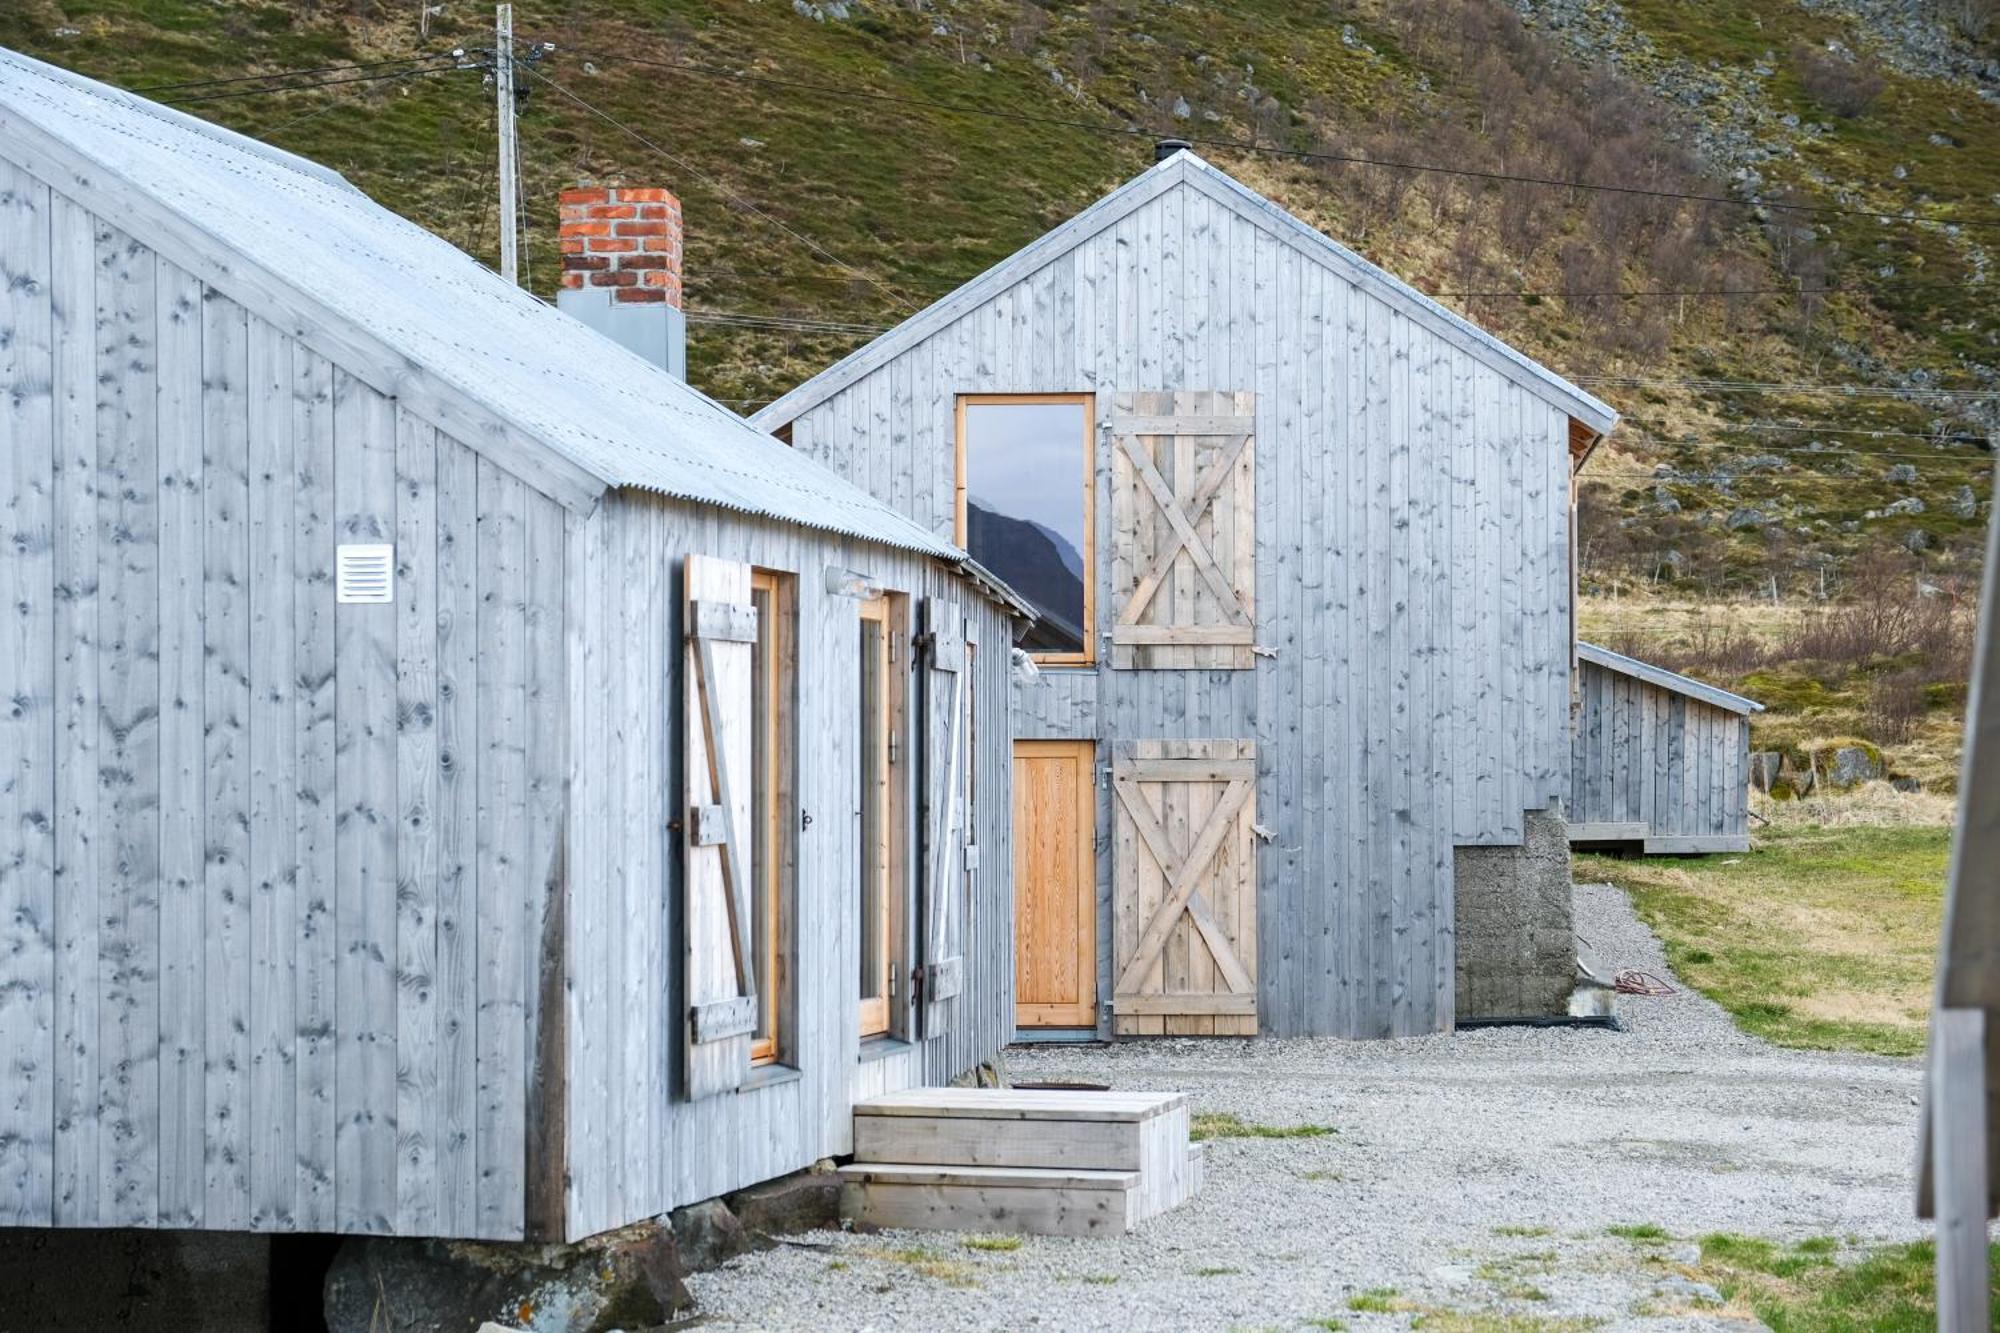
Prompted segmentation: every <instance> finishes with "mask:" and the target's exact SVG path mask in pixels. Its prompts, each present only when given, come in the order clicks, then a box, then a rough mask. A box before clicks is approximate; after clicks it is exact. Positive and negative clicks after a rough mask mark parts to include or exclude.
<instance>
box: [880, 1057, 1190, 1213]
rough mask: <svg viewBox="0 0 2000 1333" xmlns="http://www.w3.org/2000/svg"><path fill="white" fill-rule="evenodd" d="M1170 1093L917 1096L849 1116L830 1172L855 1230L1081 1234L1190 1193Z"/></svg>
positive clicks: (1179, 1114)
mask: <svg viewBox="0 0 2000 1333" xmlns="http://www.w3.org/2000/svg"><path fill="white" fill-rule="evenodd" d="M1201 1165H1202V1163H1201V1152H1200V1147H1199V1145H1196V1144H1191V1143H1189V1141H1188V1110H1187V1098H1186V1097H1185V1096H1184V1095H1183V1094H1180V1093H1171V1092H1169V1093H1153V1092H1066V1091H1046V1090H1034V1089H1011V1088H980V1089H972V1088H917V1089H912V1090H910V1091H907V1092H897V1093H890V1094H888V1095H886V1096H882V1097H876V1098H871V1099H870V1100H868V1101H866V1102H863V1103H861V1104H860V1105H858V1106H856V1107H855V1108H854V1162H853V1164H852V1165H850V1166H846V1167H843V1168H842V1169H841V1177H842V1180H843V1182H844V1188H843V1190H842V1199H843V1211H844V1212H845V1213H846V1214H847V1215H848V1216H849V1217H850V1218H852V1219H853V1220H854V1221H855V1222H856V1223H858V1224H860V1225H863V1226H875V1227H912V1228H919V1229H926V1230H954V1231H1016V1232H1025V1233H1028V1234H1033V1235H1056V1236H1089V1235H1106V1234H1116V1233H1120V1232H1124V1231H1129V1230H1130V1229H1131V1228H1132V1227H1134V1226H1136V1225H1138V1224H1139V1223H1140V1222H1142V1221H1144V1220H1146V1219H1147V1218H1149V1217H1153V1216H1156V1215H1157V1214H1159V1213H1163V1212H1165V1211H1167V1210H1168V1209H1169V1208H1173V1207H1175V1206H1177V1205H1179V1204H1181V1203H1183V1202H1185V1201H1186V1200H1187V1199H1188V1198H1190V1197H1192V1196H1193V1194H1194V1193H1195V1191H1197V1190H1198V1189H1200V1187H1201Z"/></svg>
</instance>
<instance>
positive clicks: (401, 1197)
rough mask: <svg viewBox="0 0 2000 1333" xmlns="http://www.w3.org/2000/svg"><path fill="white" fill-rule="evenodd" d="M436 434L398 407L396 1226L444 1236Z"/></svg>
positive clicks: (405, 1232)
mask: <svg viewBox="0 0 2000 1333" xmlns="http://www.w3.org/2000/svg"><path fill="white" fill-rule="evenodd" d="M437 479H438V435H437V429H436V427H434V426H432V425H430V424H429V423H428V422H425V421H422V420H419V419H418V418H417V417H415V416H413V415H412V414H410V413H408V412H404V411H398V412H397V413H396V509H395V515H396V601H395V607H396V618H395V619H396V623H395V634H396V1230H397V1232H398V1234H401V1235H406V1236H427V1235H435V1234H438V1225H439V1213H438V1198H439V1194H440V1187H439V1175H438V1169H437V1168H438V1144H439V1141H440V1139H441V1138H442V1136H443V1127H442V1120H443V1116H442V1102H441V1101H440V1099H439V1095H438V1094H439V1076H438V1065H439V1059H438V1052H439V1040H438V1039H439V1030H438V1029H439V1015H440V1005H439V1002H438V988H437V978H438V957H437V955H438V880H439V876H438V865H439V854H438V787H439V753H440V751H439V741H438V717H437V714H438V639H439V625H440V621H441V616H440V606H439V600H440V599H439V594H438V509H439V503H440V501H439V497H438V493H437Z"/></svg>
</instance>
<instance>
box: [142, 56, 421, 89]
mask: <svg viewBox="0 0 2000 1333" xmlns="http://www.w3.org/2000/svg"><path fill="white" fill-rule="evenodd" d="M450 55H452V53H451V52H449V51H437V52H433V53H430V54H427V55H414V56H398V57H396V58H395V59H393V60H360V61H354V62H351V63H348V64H345V65H318V66H314V67H313V68H310V69H281V70H273V71H272V72H271V73H269V74H238V75H234V76H232V77H230V78H226V79H188V80H185V81H184V82H181V83H154V84H148V85H146V86H145V87H143V88H131V89H127V91H128V92H134V93H143V94H145V95H146V96H148V97H150V96H152V95H153V94H154V93H170V92H178V91H181V90H183V89H187V88H220V87H224V86H227V85H231V84H239V83H261V82H270V81H271V80H274V79H294V78H307V77H316V76H318V75H321V74H339V73H344V72H346V71H348V70H357V69H384V68H386V67H388V66H390V65H408V64H415V63H419V62H423V61H434V60H442V59H444V58H446V57H447V56H450Z"/></svg>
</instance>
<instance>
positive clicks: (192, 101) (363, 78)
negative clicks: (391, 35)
mask: <svg viewBox="0 0 2000 1333" xmlns="http://www.w3.org/2000/svg"><path fill="white" fill-rule="evenodd" d="M457 68H458V66H457V65H439V64H429V65H425V66H423V67H420V68H417V69H407V70H396V71H392V72H390V73H387V74H357V75H355V76H354V77H353V78H347V79H321V80H320V81H319V82H317V83H295V84H290V85H287V86H285V87H282V88H239V89H237V90H236V91H234V92H221V93H209V94H207V95H206V96H202V97H183V98H180V99H178V100H177V101H176V102H175V105H177V106H184V107H186V106H199V105H201V104H202V103H204V102H226V101H230V100H233V99H236V98H242V97H275V96H277V95H279V94H281V93H304V92H311V91H313V90H314V89H318V88H340V87H345V86H347V85H349V84H355V83H380V82H382V81H383V80H385V79H408V78H413V77H415V76H417V75H419V74H444V73H448V72H450V71H452V70H455V69H457Z"/></svg>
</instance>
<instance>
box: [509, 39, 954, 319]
mask: <svg viewBox="0 0 2000 1333" xmlns="http://www.w3.org/2000/svg"><path fill="white" fill-rule="evenodd" d="M515 64H516V65H518V66H520V68H521V71H522V72H523V73H525V74H527V75H528V76H529V77H530V78H532V79H535V80H537V81H538V82H541V83H545V84H547V85H548V86H549V87H550V88H553V89H554V90H555V91H556V92H557V93H558V94H560V95H561V96H563V97H565V98H567V99H568V100H569V101H571V102H574V103H575V104H576V105H577V106H579V107H582V108H583V109H584V110H585V111H588V112H589V113H590V114H591V115H593V116H595V117H597V118H598V119H599V120H601V121H603V122H604V123H605V124H607V125H609V126H611V127H612V128H613V129H616V130H618V131H619V132H620V133H623V134H626V135H629V136H630V137H631V138H632V139H633V140H634V141H635V142H637V143H640V144H643V145H644V146H645V147H646V148H648V149H650V150H652V151H653V152H654V153H656V154H658V155H659V156H660V157H661V158H663V159H665V160H666V161H668V162H670V163H672V164H673V165H674V166H676V167H679V168H680V169H681V170H682V171H685V172H687V173H688V174H689V175H691V176H693V177H695V178H696V179H697V180H700V181H703V182H705V183H706V184H707V185H708V186H709V187H710V188H711V189H714V190H716V191H717V192H718V193H720V194H721V195H723V197H725V198H727V199H729V200H731V201H733V202H734V203H736V204H737V205H738V206H739V207H741V208H743V209H744V210H746V211H748V212H750V213H752V214H754V215H755V216H757V217H759V218H762V219H763V220H764V221H765V222H767V223H769V224H770V225H771V226H773V227H775V228H777V229H778V230H779V231H781V232H783V233H784V234H785V235H787V236H789V237H791V238H792V239H793V240H795V241H797V242H798V243H799V244H800V245H803V246H805V247H806V248H807V249H808V250H810V251H812V252H813V253H814V254H816V255H818V256H819V257H820V258H822V259H824V260H826V261H827V262H828V263H830V264H832V265H833V266H834V267H835V268H838V269H840V270H841V271H843V272H845V273H848V274H851V275H852V276H854V277H857V278H859V279H861V280H862V281H863V282H866V283H867V284H868V285H869V286H871V287H873V288H875V289H876V290H877V291H879V292H881V293H882V294H883V295H884V296H886V297H888V298H889V300H890V301H892V302H894V303H895V304H896V306H897V307H898V308H899V309H901V310H903V311H905V312H908V311H912V310H914V309H915V307H914V306H913V305H912V304H911V302H910V301H909V300H908V299H907V298H905V297H902V296H899V295H897V294H896V293H895V292H894V291H892V290H891V289H890V288H889V287H888V286H887V285H885V284H884V283H883V282H881V281H880V280H879V279H877V278H875V277H873V276H872V275H870V274H867V273H864V272H862V271H861V270H860V269H858V268H856V267H854V265H852V264H850V263H848V262H847V261H846V260H844V259H842V258H841V257H840V256H839V255H836V254H834V253H833V252H832V251H831V250H829V249H827V248H826V247H825V246H823V245H821V244H820V243H819V242H818V241H815V240H813V239H812V238H811V237H809V236H806V235H804V234H802V233H801V232H799V231H797V230H795V229H793V228H792V227H790V226H788V225H787V224H786V223H784V222H783V221H781V220H779V219H778V218H776V217H773V216H772V215H771V214H769V213H767V212H765V211H764V210H763V209H761V208H759V207H758V206H757V205H756V204H754V203H752V202H750V201H749V200H748V199H745V198H744V197H743V196H742V195H740V194H738V193H737V192H736V191H734V190H732V189H730V188H729V187H728V186H727V185H725V184H723V183H722V182H721V181H720V180H717V179H716V178H715V177H713V176H711V175H709V174H708V173H707V172H705V171H703V170H701V169H700V168H699V167H696V166H695V165H694V164H693V163H691V162H689V161H687V160H686V159H685V158H682V157H680V156H678V155H676V154H674V153H671V152H669V151H668V150H667V149H665V148H663V147H661V146H660V145H659V144H658V143H655V142H654V141H653V140H651V139H649V138H647V137H646V136H645V135H644V134H641V133H640V132H639V131H638V130H636V129H634V128H633V127H632V126H630V125H628V124H626V123H625V122H624V121H622V120H620V119H618V117H616V116H614V115H612V114H611V113H610V112H608V111H606V110H604V109H603V108H601V107H597V106H593V105H592V104H591V103H589V102H586V101H585V100H584V99H583V98H581V97H579V96H577V95H576V94H575V93H573V92H571V91H570V90H569V89H568V88H565V87H564V86H563V85H562V84H560V83H558V82H556V81H555V80H554V79H552V78H550V77H549V76H548V75H546V74H544V73H542V72H541V71H540V70H538V69H536V68H535V67H534V66H533V65H531V64H529V63H527V62H526V61H524V60H516V61H515Z"/></svg>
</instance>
